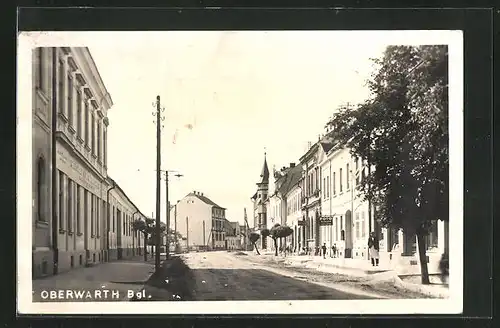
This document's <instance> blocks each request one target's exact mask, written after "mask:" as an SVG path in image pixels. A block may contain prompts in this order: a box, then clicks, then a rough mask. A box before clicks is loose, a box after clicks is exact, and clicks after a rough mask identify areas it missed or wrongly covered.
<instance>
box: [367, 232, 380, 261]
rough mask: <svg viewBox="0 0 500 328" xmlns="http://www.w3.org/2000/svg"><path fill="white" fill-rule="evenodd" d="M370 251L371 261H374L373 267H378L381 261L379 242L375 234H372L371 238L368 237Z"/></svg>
mask: <svg viewBox="0 0 500 328" xmlns="http://www.w3.org/2000/svg"><path fill="white" fill-rule="evenodd" d="M368 249H369V254H370V259H371V261H372V266H378V261H379V254H378V251H379V242H378V238H377V236H376V235H375V232H373V231H372V232H371V233H370V237H368Z"/></svg>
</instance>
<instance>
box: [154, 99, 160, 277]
mask: <svg viewBox="0 0 500 328" xmlns="http://www.w3.org/2000/svg"><path fill="white" fill-rule="evenodd" d="M160 169H161V116H160V96H156V224H155V232H156V246H155V248H156V253H155V272H156V273H159V272H160V244H161V236H160V212H161V208H160V196H161V190H160V189H161V187H160V181H161V171H160Z"/></svg>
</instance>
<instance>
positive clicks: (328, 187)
mask: <svg viewBox="0 0 500 328" xmlns="http://www.w3.org/2000/svg"><path fill="white" fill-rule="evenodd" d="M326 197H330V176H327V177H326Z"/></svg>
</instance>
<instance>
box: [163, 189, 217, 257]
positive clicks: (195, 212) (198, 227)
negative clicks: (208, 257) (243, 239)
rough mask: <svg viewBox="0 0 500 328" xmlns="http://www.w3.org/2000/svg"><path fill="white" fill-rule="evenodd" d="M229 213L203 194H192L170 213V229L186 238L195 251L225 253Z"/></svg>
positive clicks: (189, 246) (196, 192)
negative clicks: (218, 250) (214, 250)
mask: <svg viewBox="0 0 500 328" xmlns="http://www.w3.org/2000/svg"><path fill="white" fill-rule="evenodd" d="M225 212H226V210H225V208H223V207H221V206H219V205H217V204H216V203H214V202H213V201H212V200H210V199H209V198H208V197H206V196H205V195H204V194H203V193H202V192H199V191H193V192H191V193H189V194H188V195H186V196H185V197H184V198H183V199H181V200H180V201H179V202H177V204H176V205H175V206H173V207H172V208H171V209H170V228H171V229H172V230H175V229H176V230H177V231H178V232H179V233H180V234H181V235H182V236H183V237H185V238H186V245H187V247H188V248H189V249H190V250H193V249H225V248H226V247H227V241H226V229H225V221H226V213H225Z"/></svg>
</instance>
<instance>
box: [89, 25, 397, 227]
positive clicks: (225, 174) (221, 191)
mask: <svg viewBox="0 0 500 328" xmlns="http://www.w3.org/2000/svg"><path fill="white" fill-rule="evenodd" d="M127 34H128V35H127ZM360 36H361V38H360ZM362 36H363V35H360V34H359V33H358V34H356V36H355V37H354V35H353V34H352V32H331V31H324V32H315V31H311V32H308V31H301V32H295V31H290V32H283V31H279V32H162V33H155V34H153V35H152V36H150V37H149V38H145V37H144V36H142V37H141V35H140V34H138V33H113V35H112V36H111V35H110V37H108V38H107V39H106V38H100V39H99V41H100V42H99V43H98V44H96V45H94V46H89V49H90V52H91V54H92V56H93V58H94V60H95V62H96V65H97V67H98V69H99V72H100V74H101V77H102V79H103V81H104V83H105V85H106V87H107V89H108V91H109V92H110V94H111V97H112V99H113V102H114V106H113V107H112V108H111V110H110V111H109V112H108V117H109V120H110V125H109V132H108V135H109V136H108V174H109V175H110V176H111V177H112V178H114V179H115V180H116V181H117V183H118V184H119V185H120V186H121V187H122V188H123V189H124V190H125V192H126V193H127V194H128V195H129V197H130V198H131V199H132V201H133V202H134V203H135V204H136V205H137V206H138V207H139V208H140V210H141V211H142V212H143V213H144V214H146V215H150V214H151V213H152V212H153V211H155V199H156V193H155V169H156V166H155V165H156V162H155V161H156V153H155V151H156V140H155V135H156V130H155V125H154V123H153V119H155V117H154V116H153V115H152V112H153V110H154V108H153V107H152V103H153V102H154V101H155V99H156V96H157V95H160V97H161V104H162V106H163V107H165V112H164V114H165V121H164V125H165V128H164V129H163V130H162V169H169V170H178V171H180V172H181V173H182V174H183V175H184V176H183V177H182V178H180V179H178V178H175V177H172V178H171V183H170V184H169V195H170V201H171V202H174V201H176V200H178V199H181V198H182V197H184V196H185V195H186V194H187V193H189V192H190V191H193V190H197V191H200V192H203V193H204V194H205V195H206V196H207V197H209V198H210V199H212V200H213V201H214V202H216V203H217V204H219V205H220V206H222V207H225V208H227V211H226V216H227V218H228V219H229V220H230V221H239V222H243V208H244V207H246V208H247V213H248V215H249V219H251V215H252V204H251V201H250V197H251V196H252V195H253V194H254V192H255V190H256V182H257V181H258V180H259V175H260V172H261V169H262V165H263V160H264V149H266V151H267V160H268V164H269V170H270V171H271V172H272V167H273V165H276V167H277V168H280V167H282V166H284V165H288V164H289V163H290V162H296V163H297V162H298V159H299V158H300V156H301V155H302V154H303V152H304V149H305V145H306V144H307V142H308V141H313V142H314V141H316V140H317V139H318V134H320V133H322V132H323V127H324V125H325V123H326V122H327V119H328V117H330V116H331V115H332V113H333V112H334V110H335V108H336V107H337V106H338V105H340V104H342V103H345V102H360V101H362V100H363V99H365V98H366V97H367V95H368V91H367V88H366V86H365V80H366V78H367V77H368V75H369V73H370V72H371V70H372V63H371V61H370V60H369V59H370V58H373V57H379V56H380V55H381V54H382V51H383V50H384V48H385V46H386V45H387V44H384V43H381V42H376V41H377V39H376V38H375V39H374V38H373V37H366V36H365V37H364V38H363V37H362ZM187 124H191V125H192V126H193V129H192V130H189V129H188V128H186V127H185V126H186V125H187ZM176 131H177V134H176ZM174 135H176V137H175V144H174ZM164 184H165V183H164V182H163V181H162V220H165V198H164V197H165V190H164V188H165V186H164Z"/></svg>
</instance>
